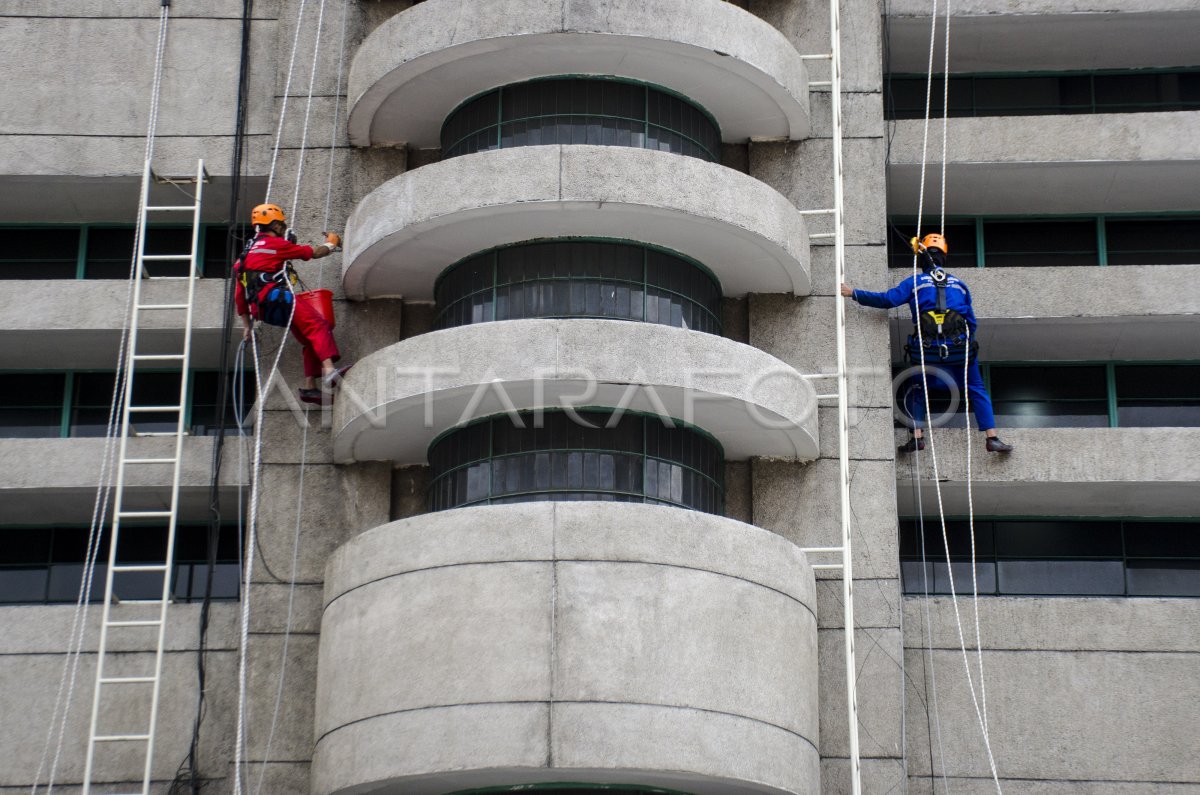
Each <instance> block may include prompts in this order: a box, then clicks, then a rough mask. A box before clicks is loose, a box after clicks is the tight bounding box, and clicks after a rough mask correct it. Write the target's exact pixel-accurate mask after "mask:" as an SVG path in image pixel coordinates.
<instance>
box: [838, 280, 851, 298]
mask: <svg viewBox="0 0 1200 795" xmlns="http://www.w3.org/2000/svg"><path fill="white" fill-rule="evenodd" d="M841 293H842V297H843V298H850V297H851V296H853V295H854V288H853V287H851V286H850V285H848V284H846V283H845V282H842V289H841Z"/></svg>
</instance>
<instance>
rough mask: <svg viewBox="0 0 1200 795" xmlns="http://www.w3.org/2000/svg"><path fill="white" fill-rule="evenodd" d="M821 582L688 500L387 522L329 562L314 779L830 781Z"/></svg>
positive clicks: (766, 785) (691, 786) (341, 784)
mask: <svg viewBox="0 0 1200 795" xmlns="http://www.w3.org/2000/svg"><path fill="white" fill-rule="evenodd" d="M814 590H815V587H814V581H813V574H812V569H811V568H810V567H809V565H808V562H807V561H806V559H805V556H804V554H803V553H802V552H801V551H800V550H799V549H798V548H796V547H795V546H793V545H792V544H791V543H790V542H788V541H787V540H785V539H783V538H782V537H780V536H777V535H775V534H772V533H769V532H766V531H763V530H759V529H757V528H754V527H751V526H749V525H745V524H742V523H740V522H736V521H733V520H731V519H726V518H723V517H717V516H711V515H706V514H699V513H696V512H693V511H685V510H679V509H675V508H664V507H659V506H649V505H631V504H620V503H527V504H521V505H504V506H490V507H477V508H463V509H459V510H453V511H445V512H441V513H435V514H426V515H424V516H418V517H414V518H411V519H405V520H401V521H398V522H392V523H390V524H386V525H383V526H381V527H377V528H375V529H374V530H370V531H368V532H366V533H363V534H362V535H360V536H358V537H357V538H355V539H354V540H353V541H351V542H349V543H347V544H345V545H344V546H342V547H341V548H340V549H338V550H337V552H335V553H334V554H333V556H332V557H331V558H330V562H329V565H328V567H327V569H326V577H325V603H326V604H325V610H324V615H323V618H322V626H321V639H320V651H319V659H318V667H317V700H316V737H317V741H316V749H315V755H314V758H313V765H312V776H313V778H312V782H313V787H312V791H313V792H314V793H319V794H321V795H324V794H325V793H335V792H336V793H348V792H366V791H370V792H378V793H400V792H404V793H429V794H431V795H432V793H443V792H449V791H456V790H466V789H471V788H476V787H496V786H512V785H524V784H536V783H546V782H563V781H569V782H579V783H588V784H625V785H638V786H645V787H663V788H668V789H671V790H674V791H679V790H683V791H687V792H691V793H696V794H697V795H700V794H701V793H703V794H704V795H717V794H718V793H719V794H720V795H751V794H752V793H754V794H759V793H761V794H764V795H765V794H766V793H771V794H772V795H781V794H782V793H801V792H803V793H811V792H817V791H818V789H819V787H820V776H819V759H818V755H817V751H816V747H815V742H816V739H817V723H818V712H817V700H818V695H817V654H816V651H817V649H816V645H817V642H816V636H817V629H816V620H815V616H814V610H815V601H814ZM713 749H720V753H713Z"/></svg>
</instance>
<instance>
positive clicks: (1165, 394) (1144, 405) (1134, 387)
mask: <svg viewBox="0 0 1200 795" xmlns="http://www.w3.org/2000/svg"><path fill="white" fill-rule="evenodd" d="M1115 377H1116V401H1117V423H1118V424H1119V425H1120V426H1121V427H1123V428H1148V427H1164V426H1169V427H1186V428H1196V427H1200V365H1195V364H1151V365H1147V364H1122V365H1117V366H1116V367H1115Z"/></svg>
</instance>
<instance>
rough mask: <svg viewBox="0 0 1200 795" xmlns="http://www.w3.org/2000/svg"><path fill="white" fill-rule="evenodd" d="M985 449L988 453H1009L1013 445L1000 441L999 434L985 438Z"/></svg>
mask: <svg viewBox="0 0 1200 795" xmlns="http://www.w3.org/2000/svg"><path fill="white" fill-rule="evenodd" d="M987 451H988V452H989V453H1011V452H1012V451H1013V446H1012V445H1011V444H1005V443H1004V442H1002V441H1000V437H999V436H989V437H988V439H987Z"/></svg>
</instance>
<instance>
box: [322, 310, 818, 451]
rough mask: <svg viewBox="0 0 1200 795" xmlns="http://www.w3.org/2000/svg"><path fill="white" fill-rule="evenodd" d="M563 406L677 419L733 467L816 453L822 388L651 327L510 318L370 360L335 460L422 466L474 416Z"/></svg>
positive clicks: (720, 344) (416, 340)
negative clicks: (446, 436)
mask: <svg viewBox="0 0 1200 795" xmlns="http://www.w3.org/2000/svg"><path fill="white" fill-rule="evenodd" d="M564 407H565V408H585V407H610V408H624V409H628V410H630V411H641V412H648V413H652V414H656V415H659V416H664V415H665V416H667V417H670V418H672V419H675V420H681V421H683V422H685V423H687V424H689V425H694V426H696V427H698V428H700V429H701V430H703V431H706V432H707V433H709V434H712V435H713V436H714V437H715V438H716V439H717V440H718V441H719V442H720V443H721V445H722V446H723V447H724V450H725V456H726V458H727V459H730V460H741V459H745V458H748V457H749V456H778V457H784V458H794V459H803V460H810V459H814V458H816V457H817V455H818V452H819V447H818V431H817V412H816V394H815V392H814V391H813V389H812V387H811V386H810V383H809V382H808V381H805V380H803V379H802V377H801V376H800V374H799V373H797V372H796V371H795V370H794V369H792V368H791V367H790V366H788V365H786V364H784V363H783V362H781V361H780V360H778V359H776V358H775V357H773V356H771V355H769V354H767V353H763V352H762V351H759V350H757V349H755V348H752V347H750V346H748V345H743V344H741V343H738V342H733V341H732V340H728V339H725V338H723V337H717V336H715V335H712V334H704V333H701V332H694V331H688V330H686V329H677V328H672V327H670V326H660V325H657V324H653V323H638V322H632V321H620V320H508V321H502V322H495V323H481V324H477V325H472V326H461V327H458V328H451V329H445V330H443V331H436V332H432V333H429V334H423V335H421V336H418V337H412V338H410V339H407V340H404V341H402V342H398V343H395V344H394V345H390V346H388V347H386V348H383V349H382V350H379V351H376V352H375V353H373V354H371V355H370V356H367V357H365V358H364V359H363V360H362V361H360V362H359V363H358V364H357V365H356V366H355V368H354V369H353V370H351V371H350V374H349V375H348V377H347V378H346V381H345V383H344V385H343V387H342V392H341V398H340V399H339V400H338V401H337V402H336V403H335V404H334V409H333V428H334V432H335V438H334V458H335V460H336V461H337V462H339V463H349V462H352V461H374V460H388V461H393V462H395V463H398V464H419V463H424V462H425V460H426V451H427V449H428V446H429V444H430V442H432V441H433V440H434V438H436V437H437V436H438V435H439V434H440V433H442V432H443V431H445V430H448V429H450V428H453V427H455V426H458V425H461V424H464V423H466V422H469V421H470V420H472V419H476V418H481V417H488V416H492V415H495V414H500V413H503V412H512V411H514V410H524V409H542V408H546V409H560V408H564Z"/></svg>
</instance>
